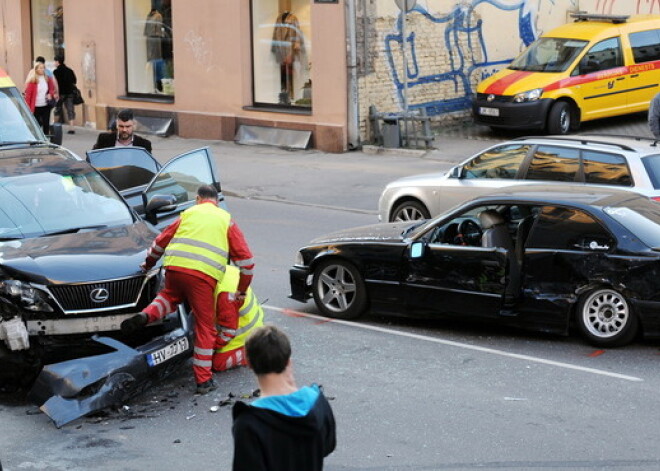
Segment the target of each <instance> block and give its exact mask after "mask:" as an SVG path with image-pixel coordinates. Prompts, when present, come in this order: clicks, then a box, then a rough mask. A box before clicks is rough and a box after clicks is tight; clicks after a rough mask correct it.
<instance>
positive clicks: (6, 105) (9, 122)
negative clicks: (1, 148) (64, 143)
mask: <svg viewBox="0 0 660 471" xmlns="http://www.w3.org/2000/svg"><path fill="white" fill-rule="evenodd" d="M37 141H38V142H44V141H46V136H44V133H43V131H42V130H41V126H39V124H38V123H37V120H36V119H35V118H34V115H33V114H32V113H31V112H30V108H28V106H27V103H25V99H24V98H23V95H22V94H21V92H20V91H19V90H18V88H16V85H15V84H14V82H13V81H12V80H11V78H9V75H7V73H6V72H5V71H4V70H3V69H1V68H0V145H7V144H12V143H25V142H37Z"/></svg>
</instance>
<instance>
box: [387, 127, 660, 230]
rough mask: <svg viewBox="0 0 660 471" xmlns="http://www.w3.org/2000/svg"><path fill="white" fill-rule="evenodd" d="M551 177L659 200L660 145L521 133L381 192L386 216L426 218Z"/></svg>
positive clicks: (624, 139) (554, 180)
mask: <svg viewBox="0 0 660 471" xmlns="http://www.w3.org/2000/svg"><path fill="white" fill-rule="evenodd" d="M540 182H548V184H566V183H572V184H575V185H576V186H587V185H589V186H591V185H597V186H603V185H607V186H616V187H619V188H626V189H630V190H633V191H636V192H638V193H641V194H643V195H645V196H647V197H649V198H653V199H654V200H660V147H658V146H657V145H656V141H654V140H652V139H646V138H632V137H622V136H598V135H579V136H548V137H522V138H519V139H514V140H511V141H507V142H504V143H501V144H496V145H494V146H491V147H489V148H487V149H486V150H484V151H482V152H479V153H478V154H476V155H474V156H472V157H470V158H469V159H467V160H465V161H464V162H462V163H460V164H459V165H457V166H455V167H454V168H452V169H450V170H449V171H448V172H446V173H431V174H424V175H416V176H411V177H405V178H400V179H398V180H395V181H393V182H391V183H389V184H388V185H387V186H386V187H385V189H384V190H383V193H382V194H381V196H380V201H379V203H378V215H379V219H380V220H381V221H390V222H392V221H407V220H415V219H427V218H429V217H432V216H437V215H439V214H441V213H442V212H444V211H446V210H448V209H450V208H452V207H454V206H456V205H458V204H460V203H462V202H464V201H467V200H468V199H470V198H472V197H475V196H479V195H482V194H485V193H488V192H491V191H492V190H494V189H497V188H503V187H507V186H517V185H527V184H530V183H540Z"/></svg>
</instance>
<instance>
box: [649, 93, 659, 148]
mask: <svg viewBox="0 0 660 471" xmlns="http://www.w3.org/2000/svg"><path fill="white" fill-rule="evenodd" d="M648 119H649V128H650V129H651V133H652V134H653V137H654V138H656V139H658V140H660V93H657V94H656V95H655V96H654V97H653V100H651V105H650V106H649V118H648Z"/></svg>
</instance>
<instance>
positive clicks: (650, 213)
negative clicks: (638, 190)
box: [604, 201, 660, 247]
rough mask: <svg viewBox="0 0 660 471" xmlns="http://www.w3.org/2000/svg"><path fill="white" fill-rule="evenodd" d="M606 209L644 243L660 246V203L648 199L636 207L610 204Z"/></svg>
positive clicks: (606, 211)
mask: <svg viewBox="0 0 660 471" xmlns="http://www.w3.org/2000/svg"><path fill="white" fill-rule="evenodd" d="M645 203H646V202H645ZM604 211H605V213H607V214H609V215H610V216H611V217H612V218H613V219H615V220H616V221H617V222H619V223H621V224H622V225H623V226H625V227H627V228H628V229H629V230H630V231H631V232H632V233H633V234H635V235H636V236H637V237H639V239H640V240H641V241H642V242H643V243H644V244H646V245H648V246H649V247H660V204H658V203H654V202H651V201H648V203H646V204H638V205H635V206H634V207H626V206H619V207H614V206H609V207H606V208H604Z"/></svg>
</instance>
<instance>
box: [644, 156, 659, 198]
mask: <svg viewBox="0 0 660 471" xmlns="http://www.w3.org/2000/svg"><path fill="white" fill-rule="evenodd" d="M642 162H643V163H644V168H645V169H646V173H647V174H648V176H649V179H650V180H651V184H652V185H653V188H654V189H656V190H658V189H660V155H649V156H648V157H644V158H643V159H642Z"/></svg>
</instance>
